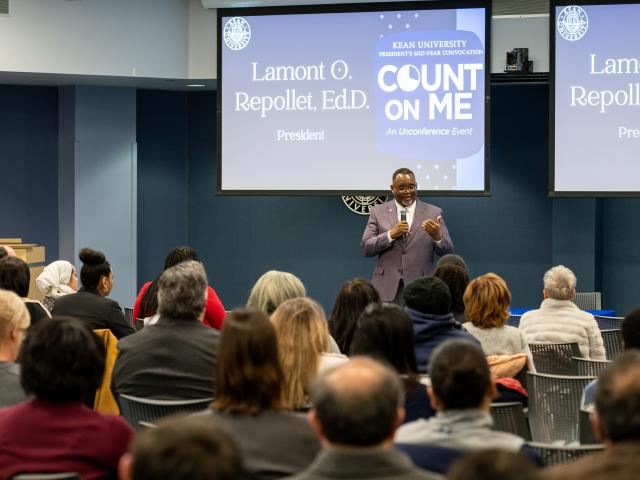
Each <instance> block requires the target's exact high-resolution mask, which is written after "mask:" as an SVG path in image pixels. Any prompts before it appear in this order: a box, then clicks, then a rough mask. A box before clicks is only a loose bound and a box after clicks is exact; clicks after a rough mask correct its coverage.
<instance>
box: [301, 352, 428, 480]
mask: <svg viewBox="0 0 640 480" xmlns="http://www.w3.org/2000/svg"><path fill="white" fill-rule="evenodd" d="M311 403H312V404H313V409H312V410H311V411H310V412H309V421H310V422H311V426H312V427H313V429H314V431H315V433H316V435H317V436H318V438H319V439H320V441H321V443H322V446H323V450H322V451H321V452H320V454H319V455H318V457H316V460H315V461H314V462H313V463H312V464H311V465H310V466H309V467H308V468H307V469H306V470H304V471H302V472H300V473H299V474H297V475H295V476H293V477H290V478H291V479H295V480H320V479H322V480H327V479H333V478H335V479H344V478H368V479H371V480H375V479H383V478H384V479H385V480H405V479H406V480H408V479H418V480H419V479H433V478H437V477H436V476H431V475H429V474H428V473H426V472H424V471H421V470H419V469H418V468H416V467H415V466H414V465H413V464H412V463H411V461H410V460H409V458H408V457H406V456H405V455H404V454H402V453H400V452H398V451H397V450H395V449H394V447H393V440H394V435H395V431H396V429H397V428H398V426H399V425H400V424H401V423H402V421H403V419H404V408H403V405H404V394H403V388H402V383H401V381H400V379H399V377H398V375H397V374H396V373H395V372H393V371H392V370H390V369H389V368H387V367H385V366H384V365H382V364H380V363H378V362H376V361H375V360H372V359H369V358H366V357H356V358H354V359H353V360H351V361H350V362H348V363H346V364H344V365H341V366H339V367H336V368H334V369H331V370H328V371H326V372H324V373H323V374H321V375H320V376H319V377H318V378H317V379H316V381H315V382H314V384H313V385H312V387H311Z"/></svg>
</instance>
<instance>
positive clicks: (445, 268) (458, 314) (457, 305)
mask: <svg viewBox="0 0 640 480" xmlns="http://www.w3.org/2000/svg"><path fill="white" fill-rule="evenodd" d="M450 255H453V254H450ZM446 256H447V255H445V257H446ZM443 258H444V257H443ZM433 276H434V277H436V278H439V279H440V280H442V281H443V282H444V283H445V284H446V285H447V287H449V292H450V293H451V313H453V317H454V318H455V319H456V321H457V322H459V323H465V322H466V321H467V320H468V319H467V317H466V315H465V313H464V301H463V298H462V297H463V295H464V291H465V290H466V288H467V285H469V274H468V273H467V271H466V269H465V268H463V267H461V266H460V265H458V264H456V263H446V262H445V263H444V264H442V265H441V264H438V268H436V271H435V272H433Z"/></svg>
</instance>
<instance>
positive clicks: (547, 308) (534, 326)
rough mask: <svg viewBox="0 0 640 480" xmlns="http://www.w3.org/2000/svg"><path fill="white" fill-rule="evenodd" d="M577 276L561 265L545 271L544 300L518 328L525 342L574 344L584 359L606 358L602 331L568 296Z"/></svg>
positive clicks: (525, 315)
mask: <svg viewBox="0 0 640 480" xmlns="http://www.w3.org/2000/svg"><path fill="white" fill-rule="evenodd" d="M575 293H576V276H575V275H574V274H573V272H572V271H571V270H569V269H568V268H567V267H565V266H563V265H558V266H556V267H553V268H552V269H550V270H548V271H547V272H546V273H545V274H544V290H543V295H544V300H543V301H542V304H541V305H540V308H539V309H537V310H531V311H529V312H526V313H525V314H524V315H522V318H521V319H520V331H522V333H523V335H524V338H525V340H526V341H527V343H573V342H576V343H577V344H578V346H579V347H580V353H581V354H582V356H583V357H584V358H590V359H593V360H605V359H606V354H605V349H604V343H603V341H602V334H601V333H600V329H599V328H598V324H597V323H596V320H595V318H593V315H591V314H590V313H588V312H585V311H582V310H580V309H579V308H578V307H577V306H576V305H575V303H573V302H572V301H571V299H572V298H573V297H574V296H575Z"/></svg>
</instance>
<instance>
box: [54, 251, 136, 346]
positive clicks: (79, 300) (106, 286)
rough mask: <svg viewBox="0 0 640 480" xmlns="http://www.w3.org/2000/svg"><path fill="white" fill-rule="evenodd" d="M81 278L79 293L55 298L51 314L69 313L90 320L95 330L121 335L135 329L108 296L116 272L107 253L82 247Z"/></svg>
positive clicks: (118, 336)
mask: <svg viewBox="0 0 640 480" xmlns="http://www.w3.org/2000/svg"><path fill="white" fill-rule="evenodd" d="M79 257H80V261H82V269H81V270H80V281H81V282H82V288H81V289H80V290H78V293H73V294H70V295H65V296H64V297H60V298H59V299H58V300H56V303H55V304H54V305H53V309H52V310H51V314H52V315H66V316H71V317H75V318H78V319H80V320H83V321H86V322H88V323H89V325H90V327H91V328H92V329H94V330H97V329H103V328H106V329H109V330H111V332H112V333H113V334H114V335H115V336H116V337H117V338H122V337H125V336H127V335H130V334H132V333H134V330H133V327H132V326H131V325H129V324H128V323H127V321H126V320H125V318H124V314H123V313H122V309H121V308H120V305H118V302H116V301H115V300H111V299H109V298H106V297H107V295H109V294H110V293H111V289H112V288H113V272H112V271H111V265H109V262H107V259H106V258H105V256H104V253H102V252H99V251H97V250H93V249H91V248H83V249H82V250H80V255H79Z"/></svg>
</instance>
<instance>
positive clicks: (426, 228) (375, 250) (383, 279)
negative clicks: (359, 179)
mask: <svg viewBox="0 0 640 480" xmlns="http://www.w3.org/2000/svg"><path fill="white" fill-rule="evenodd" d="M391 181H392V183H391V187H390V188H391V192H392V193H393V197H394V199H393V200H392V201H390V202H386V203H383V204H382V205H378V206H376V207H374V208H372V209H371V213H370V215H369V221H368V222H367V226H366V227H365V229H364V234H363V235H362V242H361V244H360V245H361V247H362V250H363V251H364V254H365V256H367V257H372V256H374V255H377V256H378V264H377V265H376V268H375V270H374V272H373V278H372V279H371V283H373V286H374V287H376V289H377V290H378V292H379V293H380V297H381V298H382V300H383V301H385V302H391V301H394V302H396V303H400V301H401V298H402V290H403V288H404V285H408V284H410V283H411V282H413V281H414V280H415V279H416V278H419V277H424V276H428V275H431V274H432V273H433V270H434V262H433V257H434V253H437V254H438V255H440V256H443V255H445V254H447V253H453V242H452V241H451V237H450V236H449V231H448V230H447V226H446V225H445V223H444V220H443V218H442V210H441V209H440V208H438V207H436V206H434V205H431V204H428V203H424V202H421V201H420V200H417V196H418V184H417V182H416V178H415V175H414V174H413V172H412V171H411V170H409V169H408V168H399V169H398V170H396V171H395V172H393V175H392V177H391Z"/></svg>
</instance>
